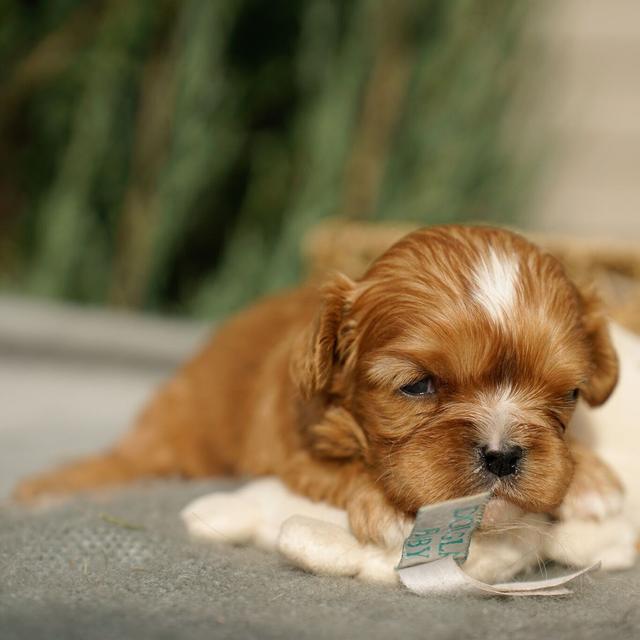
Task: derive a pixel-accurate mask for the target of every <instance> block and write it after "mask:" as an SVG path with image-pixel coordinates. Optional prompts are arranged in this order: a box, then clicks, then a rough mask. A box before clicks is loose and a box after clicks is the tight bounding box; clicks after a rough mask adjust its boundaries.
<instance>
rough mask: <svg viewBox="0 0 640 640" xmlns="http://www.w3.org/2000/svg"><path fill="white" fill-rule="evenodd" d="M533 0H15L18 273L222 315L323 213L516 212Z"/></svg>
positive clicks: (288, 278) (1, 124)
mask: <svg viewBox="0 0 640 640" xmlns="http://www.w3.org/2000/svg"><path fill="white" fill-rule="evenodd" d="M528 5H529V3H513V2H510V1H508V0H486V1H483V2H477V1H473V0H394V2H392V3H391V2H389V3H386V2H381V1H373V0H309V1H307V2H268V1H267V0H225V1H224V2H216V1H212V0H134V1H131V0H101V1H100V0H95V1H91V2H89V1H81V0H29V1H24V0H0V7H1V8H0V14H1V15H2V20H0V79H1V83H0V87H1V88H0V129H1V133H2V135H1V136H0V234H1V239H0V278H1V282H2V284H3V286H4V287H5V288H10V289H14V290H21V291H26V292H31V293H35V294H40V295H46V296H57V297H62V298H66V299H71V300H76V301H83V302H91V303H108V304H113V305H120V306H126V307H132V308H142V309H154V310H163V311H171V312H178V313H194V314H199V315H207V316H210V317H211V316H219V315H222V314H224V313H227V312H229V311H230V310H233V309H235V308H237V307H238V306H240V305H241V304H243V303H245V302H246V301H247V300H250V299H251V298H253V297H255V296H256V295H259V294H261V293H264V292H266V291H269V290H272V289H274V288H277V287H281V286H285V285H289V284H291V283H293V282H295V281H296V280H297V279H298V278H299V277H300V264H299V254H298V248H299V244H300V240H301V238H302V237H303V236H304V234H305V232H306V231H307V230H308V229H309V228H310V227H312V226H313V225H314V224H317V223H318V221H320V220H322V219H324V218H327V217H331V216H344V217H347V218H358V219H372V220H379V219H385V218H388V219H402V220H417V221H421V222H424V223H425V224H430V223H436V222H444V221H454V220H482V221H508V220H513V219H514V217H515V216H516V215H517V213H518V211H519V210H520V208H521V206H522V203H523V200H524V198H525V194H526V184H527V180H526V171H524V170H523V168H522V166H520V164H519V163H518V162H515V161H514V159H513V156H512V154H511V152H510V149H509V145H508V144H507V142H506V141H505V135H504V127H503V124H504V120H505V117H506V114H507V113H508V110H509V107H510V103H511V100H512V97H513V95H514V92H515V91H516V90H517V88H518V83H519V82H518V78H519V77H520V76H521V75H522V74H521V71H522V66H521V62H519V57H518V55H517V51H518V44H519V41H520V38H521V32H522V28H523V25H524V23H525V21H526V19H527V14H528Z"/></svg>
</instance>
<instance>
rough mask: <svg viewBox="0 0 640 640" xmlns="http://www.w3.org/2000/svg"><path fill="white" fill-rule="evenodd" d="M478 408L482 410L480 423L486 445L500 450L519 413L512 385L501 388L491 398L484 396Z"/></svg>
mask: <svg viewBox="0 0 640 640" xmlns="http://www.w3.org/2000/svg"><path fill="white" fill-rule="evenodd" d="M478 407H479V408H480V409H481V410H482V417H481V419H480V421H479V422H480V424H481V425H482V434H483V436H484V437H485V439H486V445H487V446H488V447H489V449H493V450H498V449H500V448H501V447H502V445H503V444H504V440H505V439H506V437H507V432H508V430H509V426H510V425H511V424H512V423H513V420H514V415H515V414H517V411H518V405H517V403H516V402H515V401H514V399H513V389H512V388H511V385H504V386H501V387H499V388H498V389H497V390H496V392H495V394H492V395H490V396H488V395H485V394H482V396H481V397H480V399H479V401H478Z"/></svg>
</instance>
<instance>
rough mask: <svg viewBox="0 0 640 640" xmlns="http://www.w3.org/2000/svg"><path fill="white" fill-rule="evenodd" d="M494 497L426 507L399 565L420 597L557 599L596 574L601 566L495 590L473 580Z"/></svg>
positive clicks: (404, 578)
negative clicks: (470, 557) (468, 569)
mask: <svg viewBox="0 0 640 640" xmlns="http://www.w3.org/2000/svg"><path fill="white" fill-rule="evenodd" d="M490 499H491V493H490V492H488V491H487V492H484V493H479V494H476V495H473V496H468V497H466V498H459V499H457V500H449V501H447V502H440V503H438V504H434V505H427V506H424V507H422V508H421V509H420V510H419V511H418V513H417V515H416V521H415V523H414V526H413V529H412V531H411V533H410V534H409V536H408V537H407V539H406V540H405V541H404V545H403V547H402V557H401V558H400V562H399V563H398V566H397V568H396V569H397V571H398V575H399V576H400V580H401V581H402V583H403V584H404V585H405V586H406V587H407V588H408V589H410V590H411V591H413V592H414V593H417V594H419V595H428V594H433V593H440V594H443V593H447V594H450V593H456V592H458V593H459V592H472V593H480V594H484V595H505V596H506V595H509V596H534V595H535V596H555V595H566V594H569V593H571V591H570V590H569V589H567V588H566V587H563V586H562V585H564V584H566V583H568V582H570V581H572V580H575V579H576V578H577V577H579V576H581V575H583V574H585V573H587V572H589V571H592V570H594V569H596V568H597V567H598V566H599V563H598V564H596V565H592V566H591V567H588V568H586V569H582V570H580V571H576V572H574V573H571V574H568V575H564V576H561V577H558V578H549V579H546V580H535V581H529V582H510V583H502V584H494V585H489V584H485V583H484V582H480V581H479V580H475V579H474V578H472V577H471V576H469V575H467V574H466V573H465V572H464V571H463V569H462V567H461V566H460V565H462V563H463V562H464V561H465V560H466V559H467V554H468V553H469V545H470V543H471V536H472V534H473V532H474V531H475V530H476V528H477V527H478V526H479V524H480V522H481V521H482V516H483V514H484V508H485V506H486V504H487V502H489V500H490Z"/></svg>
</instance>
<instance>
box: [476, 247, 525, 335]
mask: <svg viewBox="0 0 640 640" xmlns="http://www.w3.org/2000/svg"><path fill="white" fill-rule="evenodd" d="M519 270H520V266H519V264H518V262H517V258H515V257H508V256H499V255H498V254H497V253H496V252H495V251H494V250H493V249H489V254H488V255H487V256H486V257H483V259H482V260H481V262H480V263H479V264H478V265H477V267H476V269H475V271H474V274H473V279H474V284H475V289H474V291H473V297H474V299H475V300H476V302H478V303H479V304H480V305H481V306H482V307H484V309H486V310H487V312H488V313H489V315H490V316H491V318H493V319H494V320H495V321H496V322H500V323H502V322H504V321H505V320H506V317H507V315H508V314H509V312H510V311H511V310H512V308H513V304H514V300H515V296H516V286H517V280H518V272H519Z"/></svg>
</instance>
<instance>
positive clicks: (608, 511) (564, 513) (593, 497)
mask: <svg viewBox="0 0 640 640" xmlns="http://www.w3.org/2000/svg"><path fill="white" fill-rule="evenodd" d="M623 506H624V494H623V493H622V491H620V490H618V489H616V488H613V487H611V488H609V489H608V490H607V491H599V490H597V489H596V488H592V489H590V490H587V491H581V492H579V493H578V492H569V494H568V495H567V497H566V498H565V500H564V502H563V503H562V504H561V505H560V507H559V508H558V510H557V512H556V515H557V516H558V518H559V519H560V520H567V521H569V520H600V521H602V520H605V519H606V518H609V517H611V516H617V515H619V514H620V513H621V512H622V508H623Z"/></svg>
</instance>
